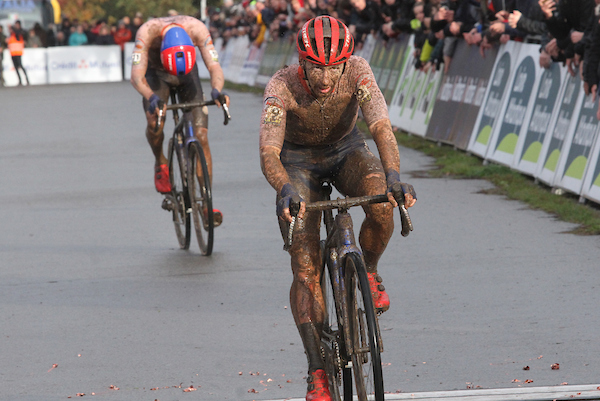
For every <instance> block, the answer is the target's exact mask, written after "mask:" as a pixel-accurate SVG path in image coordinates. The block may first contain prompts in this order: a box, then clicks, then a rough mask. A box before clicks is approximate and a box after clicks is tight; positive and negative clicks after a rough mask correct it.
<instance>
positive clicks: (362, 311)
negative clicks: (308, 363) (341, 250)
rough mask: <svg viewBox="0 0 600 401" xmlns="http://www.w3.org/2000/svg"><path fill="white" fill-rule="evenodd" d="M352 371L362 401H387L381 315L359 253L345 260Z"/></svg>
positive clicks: (350, 255)
mask: <svg viewBox="0 0 600 401" xmlns="http://www.w3.org/2000/svg"><path fill="white" fill-rule="evenodd" d="M344 263H345V284H346V296H347V298H346V299H347V303H348V324H349V333H350V340H351V341H350V343H351V348H352V349H351V350H349V353H350V355H351V359H352V370H353V371H354V381H355V383H356V393H357V395H358V400H359V401H367V397H368V399H369V400H375V401H383V399H384V394H383V374H382V371H381V344H380V341H379V338H380V336H379V326H378V324H377V315H376V314H375V309H374V308H373V297H372V296H371V290H370V287H369V279H368V277H367V271H366V268H365V265H364V262H363V260H362V258H361V257H360V255H359V254H357V253H349V254H348V255H346V257H345V258H344Z"/></svg>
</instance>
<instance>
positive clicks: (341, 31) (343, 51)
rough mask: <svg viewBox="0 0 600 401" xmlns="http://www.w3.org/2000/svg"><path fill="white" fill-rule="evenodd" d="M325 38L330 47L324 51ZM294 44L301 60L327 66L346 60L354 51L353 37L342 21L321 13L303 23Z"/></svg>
mask: <svg viewBox="0 0 600 401" xmlns="http://www.w3.org/2000/svg"><path fill="white" fill-rule="evenodd" d="M327 38H328V39H330V40H329V41H327V43H328V46H331V47H330V48H329V49H327V50H328V51H325V39H327ZM329 43H331V44H329ZM296 46H297V47H298V54H299V55H300V58H302V59H303V60H307V61H310V62H311V63H314V64H318V65H322V66H326V67H328V66H332V65H338V64H342V63H345V62H346V61H348V59H349V58H350V56H351V55H352V52H353V51H354V38H353V37H352V34H351V33H350V30H349V29H348V27H347V26H346V25H344V23H343V22H342V21H340V20H337V19H335V18H333V17H330V16H327V15H323V16H320V17H317V18H313V19H311V20H309V21H307V22H306V23H305V24H304V26H303V27H302V29H300V31H298V36H297V38H296Z"/></svg>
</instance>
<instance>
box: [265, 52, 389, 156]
mask: <svg viewBox="0 0 600 401" xmlns="http://www.w3.org/2000/svg"><path fill="white" fill-rule="evenodd" d="M302 76H303V74H302V69H301V68H300V66H299V65H298V64H294V65H291V66H289V67H286V68H284V69H281V70H279V71H278V72H277V73H276V74H275V75H274V76H273V77H272V78H271V80H270V81H269V83H268V84H267V87H266V88H265V94H264V104H263V112H262V117H261V136H260V147H261V148H264V147H266V146H274V147H276V148H278V149H281V148H282V146H283V142H284V141H287V142H290V143H293V144H295V145H300V146H319V145H328V144H333V143H336V142H337V141H339V140H340V139H342V138H344V137H345V136H346V135H348V134H350V132H351V131H352V129H353V128H354V126H355V124H356V119H357V117H358V111H359V108H360V109H361V110H362V113H363V116H364V118H365V121H366V123H367V125H368V126H369V127H370V126H371V125H372V124H374V123H376V122H377V121H380V120H382V119H389V117H388V111H387V105H386V103H385V99H384V98H383V94H382V93H381V91H380V90H379V87H378V86H377V83H376V82H375V77H374V76H373V72H372V71H371V67H370V66H369V64H368V63H367V61H366V60H365V59H363V58H362V57H357V56H352V57H350V59H349V60H348V61H347V62H346V67H345V70H344V73H343V74H342V76H341V78H340V80H339V82H338V84H337V86H336V87H335V88H334V91H333V93H332V94H331V95H330V96H328V97H327V98H325V99H323V100H321V101H318V100H317V99H316V98H315V97H314V96H313V94H312V93H311V91H310V88H309V87H308V84H307V81H306V80H304V79H302Z"/></svg>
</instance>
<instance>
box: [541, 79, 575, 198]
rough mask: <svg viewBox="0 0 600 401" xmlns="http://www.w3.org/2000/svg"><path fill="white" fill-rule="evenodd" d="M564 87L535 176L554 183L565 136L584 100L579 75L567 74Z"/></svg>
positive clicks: (550, 183) (549, 183)
mask: <svg viewBox="0 0 600 401" xmlns="http://www.w3.org/2000/svg"><path fill="white" fill-rule="evenodd" d="M563 86H564V88H563V89H562V91H561V95H560V104H559V106H558V110H557V116H556V117H555V119H553V121H552V125H551V126H550V131H549V132H551V133H552V135H547V136H546V138H545V140H544V142H543V146H542V151H541V156H540V161H539V163H538V170H537V173H536V174H535V177H536V178H537V179H538V180H540V181H542V182H544V183H546V184H547V185H551V186H552V185H554V179H555V177H556V172H557V167H558V161H559V159H560V156H561V154H562V150H563V146H564V145H565V138H566V137H567V134H568V133H569V132H570V131H572V127H571V125H574V124H575V122H576V120H575V118H574V117H575V112H576V110H578V109H579V108H580V107H581V106H580V105H581V101H582V100H583V94H582V92H583V89H582V87H581V80H580V79H579V76H575V77H572V76H570V75H568V76H566V79H565V80H564V84H563Z"/></svg>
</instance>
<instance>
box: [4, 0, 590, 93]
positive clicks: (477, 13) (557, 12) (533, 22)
mask: <svg viewBox="0 0 600 401" xmlns="http://www.w3.org/2000/svg"><path fill="white" fill-rule="evenodd" d="M596 3H600V0H424V1H421V0H243V1H236V0H223V1H222V3H221V4H220V5H219V7H215V6H212V7H208V9H207V12H206V18H205V19H204V21H205V23H206V24H207V26H209V29H210V31H211V34H212V36H213V39H217V38H222V40H223V44H224V46H226V45H227V42H228V40H229V39H230V38H233V37H239V36H244V35H247V36H248V37H249V39H250V41H251V43H252V45H253V46H260V45H261V44H262V43H263V42H264V41H265V40H278V39H284V40H286V39H287V40H291V39H290V38H293V37H294V35H295V33H296V32H297V31H298V29H299V28H300V27H301V26H302V25H303V24H304V23H305V22H306V21H307V20H309V19H310V18H312V17H315V16H318V15H331V16H334V17H336V18H339V19H341V20H342V21H344V23H346V25H348V26H349V27H350V30H351V32H352V33H353V35H354V38H355V40H356V45H357V47H358V48H360V47H361V46H362V44H363V43H364V40H365V39H366V37H367V35H369V34H372V35H376V36H378V37H379V38H381V39H383V40H385V41H389V40H394V38H396V37H398V36H399V35H402V34H414V35H415V48H416V50H415V56H416V62H415V67H416V68H420V69H429V68H437V69H439V68H441V67H442V66H443V68H445V69H446V70H447V68H448V67H449V66H450V64H451V61H452V56H453V54H454V50H455V48H456V44H457V43H458V41H465V42H466V43H467V44H468V45H471V46H479V48H480V50H481V55H482V56H485V51H486V50H487V49H489V48H490V47H492V46H496V45H498V44H500V43H506V42H508V41H509V40H514V41H522V42H529V43H537V44H539V45H540V57H539V63H540V65H541V66H543V67H545V68H548V67H550V65H551V64H552V63H553V62H561V63H564V64H566V65H567V67H568V69H569V72H570V73H571V74H572V75H575V74H580V76H581V78H582V79H583V81H584V86H585V89H586V91H587V92H588V93H590V92H595V90H596V87H597V82H598V64H599V62H600V27H599V26H598V25H599V20H600V16H599V14H600V7H599V6H598V4H596ZM168 14H171V15H176V14H177V11H175V10H170V11H169V12H168ZM158 16H161V15H158ZM195 16H196V17H197V18H199V19H200V13H199V12H198V13H197V15H195ZM153 17H155V16H154V15H143V14H142V13H141V12H137V13H135V15H131V16H128V15H124V16H122V17H121V19H119V20H118V21H114V22H112V23H109V21H108V20H107V19H103V18H99V19H96V20H87V19H86V20H79V19H78V18H70V16H69V15H63V18H62V22H61V23H60V24H48V26H46V27H42V26H41V25H40V24H39V23H37V24H35V26H33V27H32V28H31V29H28V30H23V29H21V28H20V27H18V28H17V31H18V32H17V33H20V34H22V35H23V37H24V40H25V46H26V47H51V46H81V45H89V44H96V45H106V44H117V45H120V46H121V47H122V48H123V46H124V43H126V42H128V41H134V40H135V35H136V32H137V30H138V28H139V27H140V26H141V25H142V24H143V23H144V22H145V21H146V20H148V19H149V18H153ZM113 19H114V18H113ZM9 34H11V35H12V34H14V32H13V29H12V28H11V31H10V33H9ZM0 35H1V36H0V40H1V43H3V44H4V43H5V41H6V39H7V38H6V36H5V33H4V32H2V33H0Z"/></svg>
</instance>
